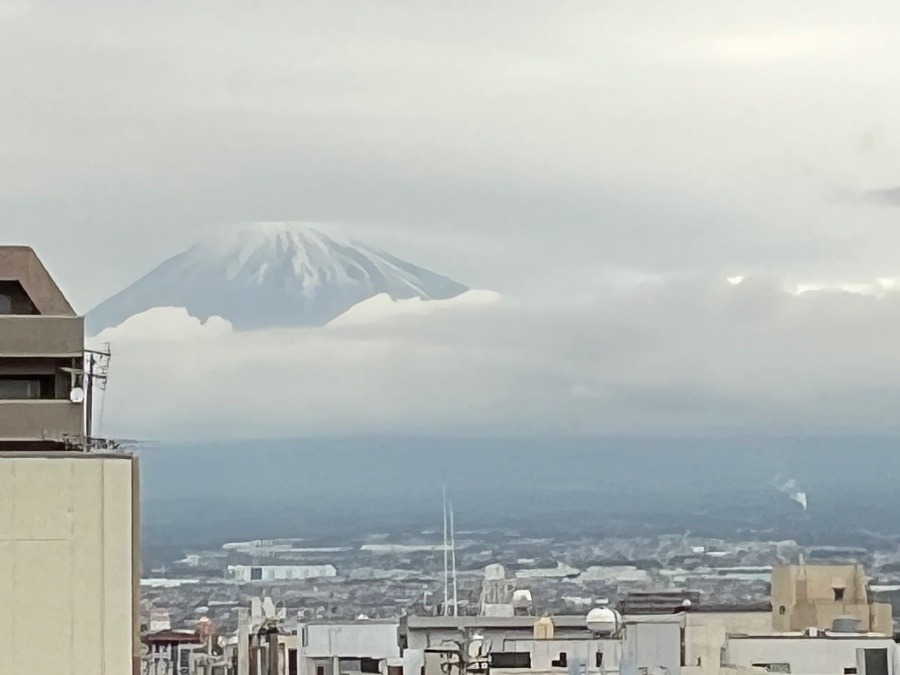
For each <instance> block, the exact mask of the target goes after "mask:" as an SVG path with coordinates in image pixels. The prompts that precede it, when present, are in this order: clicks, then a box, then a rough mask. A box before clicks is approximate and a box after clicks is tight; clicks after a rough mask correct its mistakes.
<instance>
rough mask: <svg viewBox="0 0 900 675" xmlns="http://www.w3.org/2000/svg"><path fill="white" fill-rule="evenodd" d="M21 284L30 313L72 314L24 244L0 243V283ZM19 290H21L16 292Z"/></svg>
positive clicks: (49, 277)
mask: <svg viewBox="0 0 900 675" xmlns="http://www.w3.org/2000/svg"><path fill="white" fill-rule="evenodd" d="M2 282H13V283H16V284H19V285H20V286H21V290H24V292H25V295H27V297H28V300H30V302H31V303H32V304H33V305H34V308H33V310H32V311H31V312H25V313H26V314H28V313H37V314H41V315H48V316H76V314H75V310H74V309H72V305H70V304H69V301H68V300H66V298H65V296H64V295H63V294H62V291H60V290H59V286H57V285H56V282H55V281H53V277H51V276H50V273H49V272H48V271H47V268H46V267H44V265H43V263H42V262H41V261H40V259H39V258H38V257H37V254H36V253H35V252H34V249H32V248H30V247H28V246H0V283H2ZM20 292H21V291H20Z"/></svg>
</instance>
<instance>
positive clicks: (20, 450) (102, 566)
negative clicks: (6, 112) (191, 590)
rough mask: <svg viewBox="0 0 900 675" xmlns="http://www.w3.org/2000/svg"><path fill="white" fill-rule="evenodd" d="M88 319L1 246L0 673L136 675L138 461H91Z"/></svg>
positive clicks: (105, 457) (40, 269)
mask: <svg viewBox="0 0 900 675" xmlns="http://www.w3.org/2000/svg"><path fill="white" fill-rule="evenodd" d="M84 354H85V352H84V328H83V320H82V318H81V317H79V316H77V315H76V314H75V312H74V311H73V309H72V307H71V305H70V304H69V303H68V302H67V301H66V299H65V297H64V296H63V294H62V293H61V292H60V290H59V288H58V287H57V285H56V284H55V283H54V282H53V279H51V277H50V275H49V274H48V273H47V270H46V269H45V268H44V266H43V265H42V264H41V262H40V260H38V258H37V256H36V255H35V254H34V251H32V250H31V249H30V248H26V247H0V673H2V674H3V675H35V674H36V673H53V674H54V675H68V674H72V675H81V674H83V675H102V674H106V675H120V674H127V673H132V672H139V668H138V665H139V664H138V661H137V660H136V657H137V656H139V654H140V635H139V633H138V629H139V616H138V609H139V588H140V587H139V581H140V572H139V567H138V565H139V560H140V558H139V555H138V551H139V531H140V530H139V501H138V492H139V491H138V465H137V459H136V458H133V457H132V456H130V455H127V454H98V453H92V452H87V451H86V450H87V449H88V447H87V446H86V444H85V443H84V438H85V433H84V428H85V398H86V397H85V393H86V392H85V389H86V383H85V382H84V381H83V380H84V375H83V363H84Z"/></svg>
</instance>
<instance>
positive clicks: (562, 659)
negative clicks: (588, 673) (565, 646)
mask: <svg viewBox="0 0 900 675" xmlns="http://www.w3.org/2000/svg"><path fill="white" fill-rule="evenodd" d="M550 665H551V666H553V667H554V668H568V667H569V657H568V654H566V653H565V652H560V653H559V658H558V659H555V660H553V661H551V662H550Z"/></svg>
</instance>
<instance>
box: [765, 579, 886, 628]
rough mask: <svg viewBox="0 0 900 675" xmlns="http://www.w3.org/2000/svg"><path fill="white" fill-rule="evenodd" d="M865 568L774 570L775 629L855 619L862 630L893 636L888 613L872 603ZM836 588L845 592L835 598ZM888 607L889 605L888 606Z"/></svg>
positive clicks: (829, 626)
mask: <svg viewBox="0 0 900 675" xmlns="http://www.w3.org/2000/svg"><path fill="white" fill-rule="evenodd" d="M867 583H868V577H866V574H865V570H864V569H863V567H862V565H787V566H783V567H776V568H775V569H773V570H772V629H773V630H775V631H779V632H787V631H802V630H805V629H807V628H812V627H816V628H821V629H822V630H828V629H830V628H831V626H832V623H833V621H834V619H836V618H838V617H841V616H853V617H855V618H857V619H859V621H860V626H859V627H860V630H863V631H871V632H877V633H883V634H885V635H891V634H893V624H892V622H891V621H888V620H887V616H888V612H889V610H887V609H886V608H884V607H882V606H880V604H875V603H872V604H870V603H869V597H868V591H867ZM835 589H839V590H840V591H841V592H842V593H843V597H842V598H841V599H839V600H838V599H836V598H835ZM885 604H886V603H885Z"/></svg>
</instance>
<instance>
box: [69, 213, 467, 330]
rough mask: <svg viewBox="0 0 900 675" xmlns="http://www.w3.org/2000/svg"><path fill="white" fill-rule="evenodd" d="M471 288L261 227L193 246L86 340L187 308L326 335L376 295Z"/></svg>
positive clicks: (368, 253) (332, 242)
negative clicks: (323, 330)
mask: <svg viewBox="0 0 900 675" xmlns="http://www.w3.org/2000/svg"><path fill="white" fill-rule="evenodd" d="M468 290H469V288H468V287H466V286H464V285H463V284H460V283H458V282H456V281H454V280H452V279H450V278H449V277H445V276H442V275H440V274H436V273H434V272H431V271H429V270H426V269H424V268H421V267H418V266H416V265H413V264H412V263H409V262H406V261H405V260H401V259H400V258H397V257H396V256H393V255H391V254H389V253H386V252H383V251H380V250H378V249H375V248H372V247H370V246H368V245H367V244H364V243H362V242H359V241H355V240H349V239H341V238H338V237H334V236H330V235H326V234H324V233H323V232H321V231H320V230H318V229H316V228H314V227H312V226H309V225H294V224H290V223H256V224H254V225H251V226H244V227H242V228H238V229H236V230H232V231H229V232H226V233H219V234H218V235H217V236H215V237H212V238H210V239H207V240H205V241H202V242H199V243H197V244H194V245H193V246H191V247H190V248H188V249H187V250H186V251H183V252H181V253H178V254H176V255H174V256H172V257H170V258H168V259H167V260H165V261H163V262H162V263H161V264H159V265H158V266H156V267H155V268H154V269H152V270H151V271H150V272H148V273H147V274H146V275H144V276H142V277H141V278H139V279H137V280H136V281H135V282H133V283H132V284H130V285H129V286H127V287H126V288H124V289H123V290H121V291H119V292H118V293H116V294H115V295H113V296H111V297H110V298H107V299H106V300H104V301H103V302H101V303H100V304H98V305H97V306H96V307H95V308H94V309H92V310H91V311H90V312H88V314H87V315H86V329H87V332H88V334H90V335H96V334H98V333H99V332H100V331H102V330H104V329H106V328H110V327H114V326H117V325H119V324H121V323H122V322H123V321H125V320H126V319H128V318H130V317H131V316H134V315H135V314H139V313H141V312H144V311H147V310H149V309H154V308H156V307H184V308H185V309H187V311H188V312H189V313H190V314H191V315H192V316H195V317H196V318H198V319H200V320H201V321H205V320H207V319H208V318H209V317H210V316H221V317H223V318H224V319H227V320H228V321H229V322H231V324H232V325H233V326H234V327H235V329H236V330H253V329H257V328H272V327H293V326H321V325H324V324H326V323H328V322H329V321H330V320H332V319H334V318H335V317H337V316H340V315H341V314H343V313H345V312H346V311H347V310H349V309H350V308H351V307H353V306H355V305H356V304H358V303H360V302H362V301H364V300H367V299H369V298H372V297H374V296H376V295H379V294H386V295H388V296H390V297H391V298H393V299H395V300H402V299H411V298H420V299H422V300H445V299H449V298H453V297H456V296H458V295H461V294H462V293H465V292H466V291H468Z"/></svg>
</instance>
